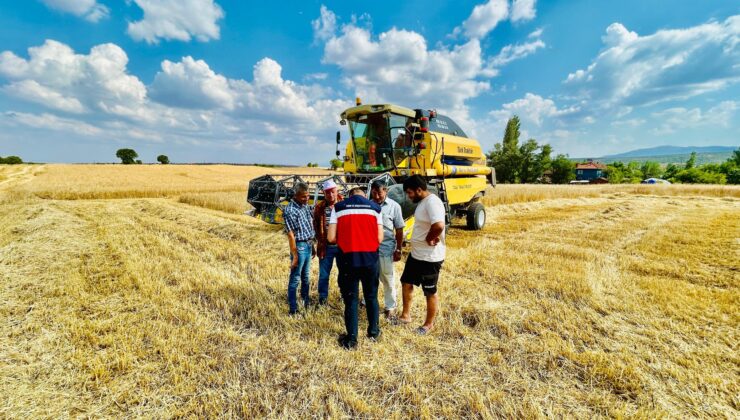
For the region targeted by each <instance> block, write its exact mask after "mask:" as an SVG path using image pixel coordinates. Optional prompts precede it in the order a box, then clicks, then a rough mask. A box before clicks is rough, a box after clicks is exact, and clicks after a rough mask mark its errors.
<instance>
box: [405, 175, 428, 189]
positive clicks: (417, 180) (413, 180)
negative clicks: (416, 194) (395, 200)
mask: <svg viewBox="0 0 740 420" xmlns="http://www.w3.org/2000/svg"><path fill="white" fill-rule="evenodd" d="M419 188H421V190H422V191H426V190H427V182H426V181H425V180H424V178H422V177H421V175H412V176H410V177H408V178H406V180H405V181H403V190H404V191H406V190H411V191H416V190H417V189H419Z"/></svg>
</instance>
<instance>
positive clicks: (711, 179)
mask: <svg viewBox="0 0 740 420" xmlns="http://www.w3.org/2000/svg"><path fill="white" fill-rule="evenodd" d="M673 180H674V181H677V182H681V183H684V184H726V183H727V177H725V174H717V173H712V172H706V171H703V170H701V169H700V168H689V169H684V170H682V171H681V172H679V173H678V174H676V176H675V177H674V179H673Z"/></svg>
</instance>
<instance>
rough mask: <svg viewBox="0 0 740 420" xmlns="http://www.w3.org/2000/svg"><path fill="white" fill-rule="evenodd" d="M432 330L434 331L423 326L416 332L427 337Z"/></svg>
mask: <svg viewBox="0 0 740 420" xmlns="http://www.w3.org/2000/svg"><path fill="white" fill-rule="evenodd" d="M431 330H432V329H431V328H428V329H427V328H424V326H421V327H419V328H417V329H416V330H415V331H416V333H417V334H419V335H427V334H429V331H431Z"/></svg>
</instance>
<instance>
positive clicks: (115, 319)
mask: <svg viewBox="0 0 740 420" xmlns="http://www.w3.org/2000/svg"><path fill="white" fill-rule="evenodd" d="M302 170H303V171H305V170H306V169H302ZM278 171H284V172H290V171H291V170H290V169H287V168H281V169H279V170H276V169H265V168H253V167H226V166H224V167H215V166H214V167H211V166H208V167H192V166H180V165H178V166H171V167H162V166H159V167H155V166H131V167H123V166H118V165H80V166H73V165H34V166H28V165H20V166H18V167H14V168H12V169H11V168H2V172H0V317H1V318H2V322H1V323H0V329H1V333H0V369H1V370H2V375H1V376H0V417H3V418H23V417H26V418H38V417H46V418H59V417H116V418H121V417H125V418H126V417H155V418H171V417H274V418H278V417H279V418H299V417H359V418H378V417H389V418H409V417H418V418H432V417H477V418H491V417H525V418H537V417H632V416H635V417H651V418H653V417H674V418H687V417H720V418H722V417H724V418H737V417H738V414H739V410H740V385H739V384H740V357H739V356H738V343H739V342H740V311H738V307H739V305H740V274H739V270H740V189H739V188H737V187H734V188H733V187H701V188H696V187H691V186H680V185H673V186H660V189H656V188H644V187H641V186H599V187H598V188H590V187H591V186H568V187H553V186H499V187H497V188H496V190H494V191H493V193H492V195H490V197H486V204H487V210H486V211H487V215H488V222H487V225H486V227H485V229H484V230H482V231H479V232H471V231H467V230H465V229H463V228H462V223H460V222H457V223H456V224H454V225H453V226H452V227H451V228H450V229H449V231H448V235H449V236H448V238H449V239H448V254H447V260H446V261H445V263H444V266H443V269H442V275H441V278H440V286H439V287H440V302H441V310H440V315H439V319H438V323H437V327H436V328H435V330H434V331H433V333H432V334H431V335H429V336H425V337H419V336H416V335H415V334H413V330H412V329H411V328H406V327H404V326H392V325H389V324H387V323H386V322H385V321H383V320H381V328H382V330H383V336H382V338H381V340H380V342H378V343H371V342H369V341H368V340H362V339H360V342H359V347H358V349H357V350H355V351H344V350H342V349H340V348H339V347H338V346H337V345H336V337H337V335H338V334H339V333H341V332H342V330H343V323H342V305H341V302H340V301H339V296H338V290H337V287H336V283H335V282H334V281H333V282H332V288H331V295H330V303H331V306H330V307H328V308H322V309H320V310H317V311H310V312H308V313H307V314H305V315H304V316H300V317H297V318H290V317H288V316H287V304H286V303H285V290H286V285H287V274H288V259H287V255H288V247H287V241H286V239H285V236H284V235H283V234H282V233H281V229H280V227H278V226H273V225H268V224H265V223H263V222H260V221H258V220H255V219H252V218H249V217H247V216H244V215H242V214H241V213H242V212H243V210H244V209H246V204H245V203H244V201H243V200H244V194H245V188H246V183H247V181H248V180H249V179H250V178H252V177H254V176H258V175H260V174H262V173H275V172H278ZM183 174H184V175H183ZM650 187H654V186H650ZM317 266H318V264H317V262H316V260H314V263H313V266H312V271H313V274H312V294H313V296H314V298H315V295H316V289H315V287H316V281H315V280H316V278H317ZM396 268H397V271H398V272H399V273H400V270H401V269H402V263H399V264H398V265H397V267H396ZM381 294H382V292H381ZM412 316H413V317H414V319H415V321H418V322H421V320H422V317H423V304H422V299H421V297H420V296H419V295H418V294H417V296H416V299H415V307H414V310H413V311H412ZM365 325H366V324H365V320H364V319H363V316H361V318H360V330H361V331H362V329H363V328H364V326H365Z"/></svg>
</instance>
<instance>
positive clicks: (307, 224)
mask: <svg viewBox="0 0 740 420" xmlns="http://www.w3.org/2000/svg"><path fill="white" fill-rule="evenodd" d="M283 220H285V231H286V232H293V235H295V240H296V242H298V241H309V240H311V239H313V238H314V236H316V233H315V232H314V230H313V214H312V212H311V207H309V206H308V205H307V204H298V203H296V202H295V200H290V203H288V206H287V207H285V211H284V212H283Z"/></svg>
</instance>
